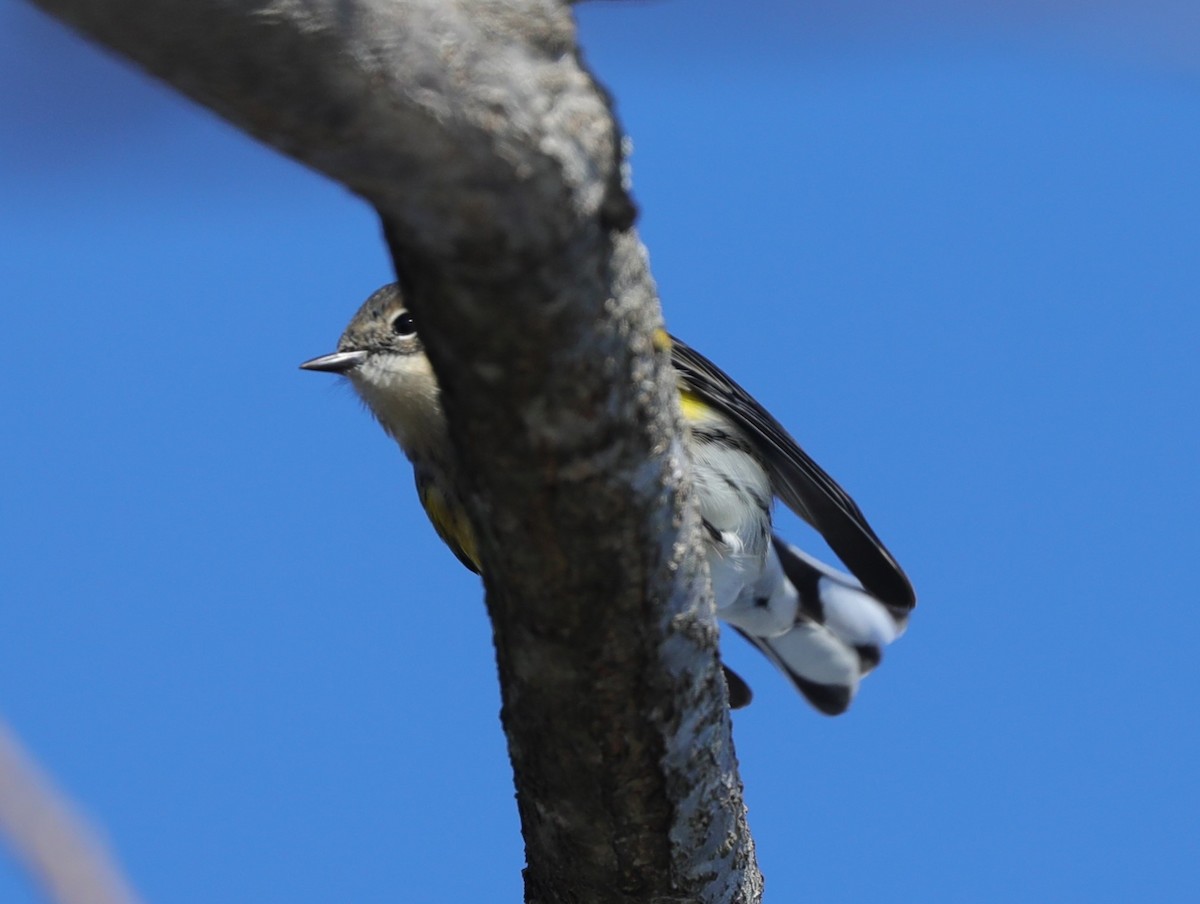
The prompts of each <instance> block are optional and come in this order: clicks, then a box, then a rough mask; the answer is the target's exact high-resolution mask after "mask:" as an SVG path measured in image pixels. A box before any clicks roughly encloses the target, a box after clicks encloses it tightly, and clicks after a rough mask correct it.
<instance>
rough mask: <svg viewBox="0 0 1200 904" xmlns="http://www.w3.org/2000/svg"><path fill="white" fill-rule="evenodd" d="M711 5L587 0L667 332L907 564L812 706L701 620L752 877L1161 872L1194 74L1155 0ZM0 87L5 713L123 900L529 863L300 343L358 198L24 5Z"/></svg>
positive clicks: (1188, 632) (1014, 886) (344, 431)
mask: <svg viewBox="0 0 1200 904" xmlns="http://www.w3.org/2000/svg"><path fill="white" fill-rule="evenodd" d="M738 6H739V5H737V4H724V5H722V4H717V3H701V2H698V3H682V2H672V3H659V4H603V5H599V6H584V7H582V9H581V12H582V16H583V20H584V21H583V42H584V46H585V49H586V55H587V58H588V59H589V60H590V61H591V63H592V64H593V65H594V66H595V68H596V70H597V72H598V74H599V75H600V77H601V79H602V80H603V81H604V82H605V83H606V84H607V85H608V86H609V87H610V88H611V89H612V90H613V91H614V93H615V95H616V97H617V102H618V109H619V112H620V115H621V119H622V122H623V124H624V126H625V127H626V128H627V129H628V131H629V132H630V134H631V135H632V137H633V139H634V144H635V153H634V157H633V163H634V180H635V191H636V195H637V198H638V200H639V202H640V204H641V208H642V213H643V217H642V221H641V228H642V234H643V237H644V238H645V240H646V242H647V244H648V245H649V247H650V251H651V257H652V263H653V266H654V272H655V276H656V278H657V279H658V281H659V285H660V289H661V293H662V298H663V304H664V308H665V311H666V316H667V319H668V323H669V325H670V327H671V329H672V330H673V331H674V332H676V333H677V334H678V335H680V336H681V337H683V338H685V339H686V340H687V341H688V342H689V343H691V344H693V345H695V346H696V347H697V348H699V349H701V350H703V351H704V352H706V353H707V354H708V355H709V356H710V357H712V358H714V359H715V360H716V361H718V362H719V363H720V364H721V365H722V366H723V367H725V368H726V369H727V370H728V371H730V372H731V373H732V374H734V375H735V376H736V377H737V378H738V379H739V380H740V381H741V382H742V383H743V384H744V385H746V386H747V387H748V388H749V389H751V390H752V391H753V392H755V393H756V394H757V395H758V396H759V397H760V398H761V399H762V401H763V402H764V403H766V404H767V405H768V406H769V407H770V408H771V409H772V410H773V411H774V412H775V414H776V415H777V416H778V417H779V418H780V420H782V421H783V422H784V423H785V424H786V425H788V426H789V427H790V428H791V429H792V431H793V432H794V433H795V434H796V436H797V437H798V438H799V439H800V440H801V442H802V443H803V444H804V445H805V447H806V448H807V449H808V451H809V452H810V453H812V454H813V455H814V456H815V457H816V458H817V459H818V460H819V461H820V462H821V463H822V464H823V465H824V466H825V467H826V468H827V469H828V470H829V471H830V472H831V473H833V474H834V475H835V476H836V477H837V478H838V479H839V480H840V481H841V482H842V483H843V484H844V485H845V486H846V487H847V489H848V490H850V492H851V493H852V494H853V495H854V496H855V497H856V498H857V500H858V501H859V503H860V505H861V506H862V507H863V509H864V510H865V511H866V512H867V514H868V516H869V517H870V518H871V521H872V523H873V524H874V526H875V527H876V529H877V530H878V531H879V533H880V534H881V535H882V536H883V537H884V539H885V540H886V541H887V542H888V545H889V546H890V547H891V549H892V550H893V552H895V554H896V555H897V556H898V558H899V559H900V560H901V562H902V563H903V564H904V565H905V567H906V568H907V570H908V571H909V573H910V575H911V577H912V578H913V580H914V583H915V584H916V586H917V590H918V593H919V595H920V600H921V602H920V608H919V609H918V611H917V613H916V615H915V616H914V618H913V621H912V624H911V627H910V630H909V632H908V634H907V635H906V636H905V637H904V638H903V639H902V640H901V641H900V642H899V643H898V644H897V645H896V646H894V647H893V648H892V649H891V650H890V651H889V654H888V656H887V658H886V661H885V663H884V665H883V666H882V667H881V668H880V670H879V671H878V672H877V673H876V674H875V675H873V676H872V677H871V678H869V679H868V680H867V682H866V683H865V685H864V687H863V690H862V693H861V694H860V696H859V699H858V701H857V702H856V704H855V706H854V708H853V710H852V711H851V713H850V714H848V715H847V716H845V717H842V718H840V719H836V720H830V719H826V718H823V717H820V716H818V715H816V714H815V713H813V712H812V711H811V710H809V709H808V708H807V707H806V706H805V705H804V703H803V702H802V701H801V700H800V698H799V697H798V696H796V695H795V694H794V693H793V692H792V691H791V689H790V688H789V687H788V686H787V684H786V683H785V682H784V681H783V680H781V679H780V678H778V677H777V676H776V675H775V674H774V673H773V672H772V671H771V669H770V667H769V666H768V665H767V664H766V663H765V662H761V661H759V660H758V659H756V656H755V654H754V653H753V652H752V651H750V650H749V649H748V648H746V647H745V646H744V645H742V644H739V643H738V641H737V639H736V638H729V639H728V643H727V650H728V657H729V659H730V661H731V663H732V664H733V665H734V666H735V667H736V668H737V669H738V670H739V671H741V672H742V673H743V674H745V675H746V676H747V677H748V678H749V679H750V681H751V682H752V684H753V685H754V687H755V689H756V692H757V697H756V700H755V702H754V705H753V706H752V707H751V708H750V709H748V710H746V711H744V712H740V713H738V714H737V715H736V716H735V740H736V743H737V748H738V753H739V757H740V760H741V764H742V777H743V779H744V781H745V785H746V796H747V800H748V803H749V806H750V820H751V826H752V828H753V830H754V832H755V837H756V841H757V844H758V850H759V858H760V863H761V866H762V868H763V870H764V872H765V874H766V876H767V882H768V885H767V888H768V899H769V900H774V901H792V900H812V901H822V902H825V904H831V902H856V901H864V900H883V901H912V900H921V901H925V902H941V901H946V902H961V901H973V902H976V901H977V902H1010V901H1012V900H1023V899H1024V900H1053V901H1081V902H1082V901H1086V902H1125V901H1131V900H1186V899H1188V898H1189V897H1192V896H1195V895H1197V894H1200V869H1198V868H1197V866H1196V839H1197V837H1200V779H1198V776H1197V763H1200V725H1198V716H1197V713H1198V712H1200V707H1198V704H1200V700H1198V696H1200V695H1198V694H1197V691H1196V681H1195V679H1194V678H1193V677H1192V676H1191V675H1190V673H1189V672H1188V671H1187V669H1188V668H1189V663H1190V662H1191V660H1192V659H1193V658H1195V651H1194V638H1195V637H1196V636H1197V634H1198V633H1200V604H1198V603H1197V600H1196V599H1195V596H1196V590H1195V583H1196V582H1195V580H1194V579H1193V578H1192V577H1191V569H1192V568H1193V567H1194V565H1195V562H1196V559H1197V554H1196V539H1197V530H1196V525H1195V515H1196V511H1197V507H1198V504H1200V492H1198V482H1197V479H1196V477H1195V473H1194V470H1195V463H1196V461H1197V458H1198V456H1200V426H1198V419H1197V415H1196V410H1197V406H1196V402H1195V398H1196V393H1197V388H1198V383H1200V365H1198V364H1197V357H1198V356H1197V351H1196V346H1197V336H1198V335H1200V310H1198V307H1197V304H1196V300H1197V292H1198V289H1200V253H1198V249H1200V164H1198V161H1200V73H1198V72H1197V70H1196V68H1195V67H1194V65H1190V64H1188V63H1187V62H1186V60H1187V56H1186V54H1181V53H1179V52H1178V51H1179V46H1178V41H1177V40H1173V38H1174V34H1173V30H1172V28H1171V27H1170V25H1171V20H1170V18H1169V16H1167V17H1166V18H1164V19H1162V22H1165V23H1167V24H1166V26H1164V27H1157V28H1147V29H1145V30H1144V31H1138V30H1137V29H1134V28H1129V27H1125V26H1123V25H1121V24H1120V23H1118V25H1117V26H1114V24H1113V23H1114V21H1115V20H1114V19H1112V18H1111V17H1110V18H1109V19H1106V20H1104V21H1101V22H1099V23H1097V22H1092V23H1088V26H1087V27H1086V28H1079V29H1075V30H1072V29H1071V28H1068V27H1066V26H1065V25H1064V24H1063V22H1061V21H1053V22H1051V21H1046V20H1045V19H1044V18H1043V19H1038V20H1033V18H1032V17H1031V16H1030V17H1025V18H1023V17H1022V16H1017V15H1014V16H1012V17H1009V18H1008V19H1005V20H1003V21H998V20H995V19H982V18H978V17H974V18H972V17H963V18H962V19H961V20H960V21H949V20H948V17H946V16H944V15H941V14H939V13H938V10H937V7H938V4H929V5H928V6H929V7H930V8H931V9H933V12H931V13H930V14H929V16H928V17H927V18H926V19H919V17H917V18H913V19H911V20H905V21H897V20H896V19H895V18H894V17H893V18H890V19H889V18H872V12H873V11H875V12H877V10H874V7H875V5H874V4H871V3H859V4H857V5H856V6H855V7H853V8H850V12H845V11H843V12H840V13H839V12H830V11H826V12H824V13H822V12H821V11H820V9H819V8H817V7H812V6H805V7H803V8H801V7H799V6H798V5H788V4H774V3H764V4H759V5H756V6H755V7H753V9H752V10H751V11H750V12H747V13H744V14H743V13H740V12H739V11H738V8H737V7H738ZM1164 6H1165V7H1169V6H1170V4H1159V5H1157V6H1156V7H1155V9H1157V10H1159V12H1160V13H1161V12H1162V9H1163V7H1164ZM797 9H800V10H801V11H800V12H797ZM851 13H857V14H860V18H857V19H856V18H855V17H854V15H852V14H851ZM864 23H870V24H869V25H867V24H864ZM1147 34H1149V36H1150V38H1152V39H1153V40H1150V39H1146V35H1147ZM1135 38H1136V40H1135ZM0 84H2V85H3V88H4V90H3V91H0V121H2V122H4V123H5V127H4V129H3V134H4V137H3V138H0V197H2V198H3V199H4V200H3V203H2V204H0V248H2V249H3V251H0V278H2V281H0V284H2V285H3V286H4V294H5V303H4V304H3V305H0V335H3V337H4V346H5V357H6V366H5V367H4V369H3V374H2V376H0V395H2V398H3V409H2V410H3V412H4V417H3V419H2V420H0V445H2V448H3V449H4V450H5V451H4V456H5V457H4V460H5V465H6V466H5V467H4V468H3V469H2V470H0V543H2V546H3V550H4V554H3V555H2V556H0V595H2V598H3V604H2V606H0V650H2V653H0V707H2V712H3V715H4V717H5V718H6V719H8V720H9V721H10V722H11V723H12V725H13V726H14V727H15V728H16V729H17V731H18V732H19V733H20V734H21V736H22V737H23V739H24V740H25V742H26V743H27V744H28V745H29V746H30V747H31V748H32V749H33V750H34V751H35V752H36V753H37V755H38V756H39V757H40V758H41V760H42V761H43V762H44V764H45V765H46V766H48V768H49V769H51V770H52V772H53V773H54V774H55V775H56V776H57V777H58V779H59V780H60V781H61V783H62V784H63V785H64V786H65V787H66V788H67V789H68V790H69V791H70V792H71V793H72V794H73V795H74V796H75V797H76V798H77V799H78V800H79V801H80V802H81V803H82V805H83V806H84V808H85V809H86V810H87V811H88V812H89V813H90V814H92V815H93V816H94V817H95V818H96V820H97V821H98V822H100V823H101V824H102V825H103V826H104V828H105V831H106V833H107V834H108V836H109V837H110V838H111V839H112V841H113V844H114V845H115V847H116V848H117V850H118V851H119V854H120V856H121V859H122V861H123V863H124V864H125V866H126V867H127V869H128V871H129V872H130V874H131V875H132V877H133V879H134V882H135V884H136V885H137V887H138V888H139V889H140V891H141V892H142V893H143V895H144V896H145V897H146V898H147V900H148V901H153V902H166V901H171V902H173V904H189V902H196V904H200V902H205V904H207V902H211V901H242V900H268V901H274V900H287V901H291V902H298V904H303V902H310V901H311V902H318V901H319V902H328V901H355V902H359V904H369V902H384V901H395V900H400V899H403V900H411V901H435V900H437V901H449V902H458V901H462V902H468V901H469V902H475V901H480V900H488V901H491V900H495V901H508V900H511V901H515V900H519V899H520V889H521V880H520V867H521V865H522V862H523V855H522V847H521V841H520V836H519V828H518V821H517V814H516V809H515V806H514V803H513V799H512V784H511V774H510V771H509V765H508V761H507V757H506V753H505V748H504V743H503V739H502V736H501V733H500V728H499V723H498V717H497V709H498V699H499V698H498V691H497V687H496V680H495V674H494V666H493V658H492V650H491V642H490V634H489V629H488V625H487V621H486V618H485V614H484V609H483V606H482V602H481V593H480V588H479V585H478V581H477V579H476V578H475V577H474V576H472V575H470V574H469V573H467V572H466V571H464V570H463V569H462V568H461V567H459V565H458V564H457V562H456V561H455V559H454V558H453V556H452V555H451V554H450V553H449V552H447V551H445V550H443V549H442V548H441V546H440V545H439V543H438V541H437V539H436V537H435V536H434V535H433V532H432V530H430V529H429V527H428V525H427V523H426V521H425V518H424V516H423V515H422V514H421V512H420V511H419V509H418V507H417V504H416V500H415V496H414V493H413V490H412V488H411V478H410V476H409V472H408V470H407V468H406V466H405V465H404V463H403V461H402V459H401V457H400V455H399V453H398V451H397V450H396V449H395V448H394V447H392V446H391V444H390V442H389V441H388V440H387V439H386V438H385V437H384V436H383V434H382V433H381V432H380V431H379V430H378V428H377V427H376V426H375V425H374V424H373V423H372V422H371V420H370V418H369V417H367V416H366V415H365V414H364V413H363V412H362V411H361V410H360V407H359V405H358V404H357V402H356V401H355V400H354V399H353V398H352V396H351V394H350V393H349V392H348V391H347V390H345V389H344V388H342V387H339V386H337V385H335V381H333V380H332V379H329V378H326V377H324V376H322V375H313V374H307V373H302V372H300V371H299V370H297V369H296V365H297V364H298V363H299V362H300V361H302V360H304V359H306V358H308V357H311V356H313V355H316V354H320V353H323V352H326V351H329V350H331V349H332V347H333V344H334V342H335V341H336V339H337V336H338V334H339V333H340V331H341V329H342V326H343V325H344V323H345V321H346V320H347V319H348V318H349V316H350V314H351V313H352V312H353V311H354V309H355V308H356V307H357V305H358V304H359V302H360V301H361V299H362V298H363V297H365V296H366V295H367V294H368V293H369V292H370V291H372V290H373V289H374V288H376V287H377V286H378V285H380V284H382V283H384V282H386V281H388V280H389V279H390V273H389V264H388V260H387V257H386V255H385V252H384V249H383V246H382V243H381V242H380V240H379V237H378V230H377V228H376V224H375V222H374V219H373V217H372V215H371V213H370V211H369V210H368V209H367V208H366V207H365V205H363V204H362V203H361V202H359V201H357V200H356V199H354V198H352V197H351V196H349V195H348V194H347V193H346V192H344V191H343V190H341V189H340V188H339V187H337V186H336V185H333V184H331V183H330V182H328V181H326V180H324V179H323V178H321V177H318V176H316V175H314V174H312V173H310V172H308V171H306V170H304V169H302V168H301V167H299V166H298V165H296V164H294V163H291V162H289V161H287V160H284V159H282V158H280V157H278V156H277V155H275V154H274V153H273V152H270V151H268V150H266V149H264V148H262V147H259V146H257V145H255V144H253V143H252V142H250V141H249V140H248V139H245V138H243V137H241V136H240V135H239V134H238V133H236V132H235V131H234V130H233V129H231V128H229V127H228V126H226V125H224V124H223V123H221V122H219V121H217V120H216V119H214V118H213V117H211V116H210V115H208V114H207V113H205V112H203V111H199V110H197V109H195V108H193V107H190V106H188V105H187V104H185V103H183V102H181V101H178V100H176V99H175V98H174V97H173V96H172V95H171V94H170V92H168V91H167V90H166V89H164V88H161V87H159V86H157V85H155V84H152V83H150V82H148V81H146V80H144V79H143V78H141V77H140V76H139V75H137V74H136V73H134V72H132V71H131V70H130V69H128V68H127V67H125V66H123V65H120V64H117V63H115V62H113V61H112V60H110V59H108V58H107V57H104V56H102V55H100V54H98V53H96V52H94V51H92V50H90V49H89V48H87V47H86V46H85V45H83V44H82V43H81V42H80V41H78V40H77V39H75V38H74V37H72V36H71V35H69V34H68V33H66V32H65V31H64V30H63V29H61V28H59V27H57V26H55V25H53V24H51V23H48V22H46V21H44V20H42V19H41V18H40V17H39V16H38V15H37V14H36V13H34V12H31V11H30V10H29V9H27V8H26V7H25V6H23V5H21V4H18V3H15V2H13V0H0ZM784 525H785V530H786V532H787V533H789V534H790V535H791V536H793V537H795V538H797V539H801V540H807V534H805V532H804V531H803V529H801V528H800V527H799V526H798V525H796V524H795V522H794V521H793V520H785V521H784ZM0 900H2V901H5V902H13V904H26V902H32V901H34V900H36V898H35V896H34V894H33V891H32V890H31V889H30V888H29V886H28V885H27V884H26V883H25V880H24V878H23V877H22V876H21V874H20V873H19V872H18V871H17V870H16V868H15V865H14V864H13V863H12V862H11V861H8V860H5V859H3V855H2V854H0Z"/></svg>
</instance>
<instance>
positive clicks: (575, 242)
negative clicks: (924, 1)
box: [37, 0, 761, 902]
mask: <svg viewBox="0 0 1200 904" xmlns="http://www.w3.org/2000/svg"><path fill="white" fill-rule="evenodd" d="M37 2H38V4H39V5H40V6H42V7H43V8H45V9H47V10H48V11H50V12H51V13H53V14H54V15H56V16H58V17H59V18H61V19H63V20H65V21H67V22H70V23H71V24H73V25H74V26H76V27H77V28H79V29H80V30H81V31H82V32H84V33H85V34H87V35H89V36H91V37H92V38H94V39H96V40H97V41H99V42H101V43H102V44H105V45H107V46H108V47H110V48H112V49H114V50H116V51H118V52H119V53H121V54H123V55H125V56H127V57H129V58H131V59H133V60H134V61H136V62H138V63H139V64H140V65H142V66H144V67H145V68H146V69H148V70H149V71H150V72H152V73H153V74H155V75H157V76H159V77H160V78H162V79H164V80H166V81H167V82H168V83H169V84H171V85H173V86H174V87H176V88H178V89H179V90H181V91H183V92H184V93H186V94H188V95H189V96H191V97H192V98H194V99H195V100H197V101H199V102H200V103H202V104H204V105H205V106H208V107H210V108H211V109H213V110H214V111H216V112H217V113H219V114H220V115H222V116H224V117H225V118H226V119H228V120H230V121H231V122H233V123H234V124H235V125H237V126H239V127H241V128H242V129H244V130H245V131H247V132H249V133H250V134H252V135H255V136H256V137H258V138H260V139H262V140H263V141H265V142H267V143H268V144H271V145H273V146H274V147H276V148H278V149H279V150H281V151H283V152H284V153H286V154H289V155H290V156H292V157H294V158H296V159H297V160H300V161H301V162H303V163H306V164H308V165H309V166H312V167H313V168H315V169H317V170H319V171H321V172H323V173H325V174H326V175H328V176H330V177H331V178H334V179H336V180H338V181H339V182H341V183H343V184H344V185H346V186H347V187H348V188H350V189H351V190H352V191H353V192H355V193H356V194H358V195H360V196H362V197H363V198H365V199H366V200H367V201H369V202H370V203H371V204H372V205H374V207H375V208H376V210H377V211H378V212H379V215H380V217H381V220H382V222H383V224H384V232H385V235H386V237H387V240H388V243H389V247H390V248H391V251H392V255H393V259H394V261H395V263H396V267H397V272H398V274H399V276H400V279H401V282H402V284H403V286H404V289H405V291H406V292H407V294H408V296H409V299H410V304H411V305H412V307H413V308H414V310H415V311H416V313H417V316H418V318H419V321H420V323H421V324H422V335H423V337H424V339H425V341H426V345H427V348H428V351H429V354H430V357H431V359H432V361H433V364H434V367H435V370H436V372H437V374H438V376H439V380H440V382H441V385H442V388H443V395H444V399H445V406H446V409H447V414H448V417H449V419H450V425H451V432H452V436H453V438H454V439H455V442H456V446H457V449H458V453H459V457H460V461H461V464H462V469H461V471H462V473H464V474H468V475H471V477H470V479H471V485H470V486H467V487H464V488H463V490H464V492H465V493H466V494H467V495H468V498H469V503H470V508H471V513H472V520H473V523H474V525H475V527H476V531H477V534H478V539H479V547H480V553H481V556H482V559H483V562H484V565H485V568H484V573H485V574H486V576H487V577H486V586H487V596H488V608H489V611H490V613H491V616H492V622H493V626H494V631H495V639H496V651H497V661H498V665H499V671H500V679H501V684H502V691H503V700H504V710H503V721H504V727H505V731H506V733H507V736H508V742H509V750H510V753H511V756H512V760H513V767H514V771H515V774H516V783H517V791H518V795H517V797H518V806H519V809H520V813H521V820H522V827H523V832H524V836H525V842H526V854H527V859H528V868H527V869H526V899H527V900H528V901H537V902H557V901H579V900H586V901H595V902H608V901H612V902H618V901H619V902H628V901H651V900H653V901H669V900H687V901H712V902H716V901H721V902H728V901H755V900H757V899H758V897H759V896H760V894H761V877H760V876H759V874H758V871H757V867H756V865H755V862H754V856H753V842H752V840H751V838H750V835H749V831H748V829H747V827H746V822H745V813H744V808H743V805H742V800H741V787H740V782H739V779H738V777H737V772H736V763H735V759H734V755H733V749H732V742H731V740H730V723H729V717H728V713H727V710H726V707H725V703H724V692H723V690H722V688H723V684H722V680H721V678H720V677H719V676H720V671H719V667H718V664H717V658H716V653H715V650H716V628H715V625H714V622H713V619H712V603H711V599H710V595H709V593H708V590H707V584H708V582H707V578H706V577H705V575H704V570H703V565H702V560H701V557H700V553H699V549H700V547H699V540H698V530H697V525H696V523H695V522H696V518H695V516H694V513H693V512H692V509H691V507H690V506H688V505H687V504H686V497H687V493H688V490H687V482H686V479H685V476H684V472H685V468H686V460H685V456H684V455H683V454H682V448H681V446H680V444H679V442H678V439H677V436H678V432H677V431H678V415H677V403H676V391H675V387H674V379H673V376H672V374H671V372H670V369H669V366H668V363H667V354H666V351H665V350H664V349H663V348H662V347H661V346H660V345H657V344H656V343H655V342H654V338H653V337H654V335H655V332H654V331H655V329H656V328H657V327H658V326H659V325H660V314H659V311H658V307H657V301H656V297H655V289H654V285H653V282H652V280H651V278H650V275H649V272H648V270H647V266H646V258H645V252H644V249H643V248H642V246H641V244H640V242H639V241H638V239H637V236H636V234H635V233H634V232H633V230H632V222H633V218H634V208H633V205H632V202H631V201H630V200H629V198H628V196H627V193H626V190H625V188H624V186H623V184H622V174H623V161H622V159H621V141H620V137H619V132H618V129H617V127H616V125H615V124H614V121H613V117H612V113H611V110H610V107H609V104H608V98H607V97H606V95H605V93H604V92H603V90H602V89H600V88H599V86H598V85H597V84H596V83H595V81H594V80H593V78H592V77H591V75H590V74H589V73H588V72H587V70H586V69H585V68H583V66H582V65H581V62H580V59H579V54H578V51H577V48H576V45H575V28H574V22H573V20H572V18H571V14H570V9H569V6H568V5H567V4H566V3H562V2H554V0H511V2H499V0H478V2H468V0H458V2H454V0H344V2H337V0H307V2H306V0H271V2H258V3H249V2H243V0H37Z"/></svg>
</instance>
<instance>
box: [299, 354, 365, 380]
mask: <svg viewBox="0 0 1200 904" xmlns="http://www.w3.org/2000/svg"><path fill="white" fill-rule="evenodd" d="M366 360H367V353H366V352H361V351H360V352H334V353H333V354H332V355H322V356H321V357H319V358H313V359H312V360H311V361H305V362H304V363H303V364H301V365H300V369H301V370H323V371H325V372H326V373H331V374H344V373H346V372H347V371H351V370H354V368H356V367H358V365H360V364H362V363H363V362H364V361H366Z"/></svg>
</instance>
